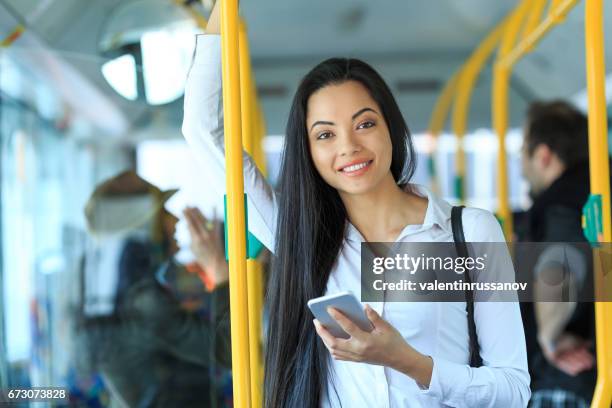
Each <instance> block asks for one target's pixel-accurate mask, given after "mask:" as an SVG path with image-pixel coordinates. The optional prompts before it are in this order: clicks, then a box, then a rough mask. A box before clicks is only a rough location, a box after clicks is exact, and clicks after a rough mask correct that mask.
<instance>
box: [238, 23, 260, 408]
mask: <svg viewBox="0 0 612 408" xmlns="http://www.w3.org/2000/svg"><path fill="white" fill-rule="evenodd" d="M239 30H240V31H239V44H240V101H241V113H242V130H243V141H244V148H245V150H246V151H247V152H248V153H249V154H251V155H252V154H253V151H254V147H255V143H256V134H255V132H256V129H255V125H256V116H255V115H256V114H257V112H256V103H255V92H254V84H253V76H252V71H251V60H250V52H249V43H248V37H247V30H246V24H245V23H244V21H242V20H241V21H240V28H239ZM261 278H262V276H261V268H260V265H259V264H258V262H257V261H255V260H253V259H249V260H247V292H248V296H247V297H248V310H249V312H248V316H249V319H248V320H249V357H250V364H249V367H250V381H251V384H250V387H251V406H252V407H255V408H259V407H261V405H262V403H263V396H262V394H261V389H262V385H263V382H262V378H261V370H260V367H261V364H262V358H261V348H260V346H259V344H260V338H261V319H262V307H261V303H262V302H261V300H260V299H261V297H262V296H263V295H262V293H261V289H262V285H261V282H258V281H261Z"/></svg>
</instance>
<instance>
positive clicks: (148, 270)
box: [83, 241, 231, 408]
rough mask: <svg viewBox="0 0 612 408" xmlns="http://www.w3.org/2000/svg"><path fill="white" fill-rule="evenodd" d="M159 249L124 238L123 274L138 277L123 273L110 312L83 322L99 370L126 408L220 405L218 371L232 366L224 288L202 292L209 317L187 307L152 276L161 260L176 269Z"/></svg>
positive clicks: (226, 300)
mask: <svg viewBox="0 0 612 408" xmlns="http://www.w3.org/2000/svg"><path fill="white" fill-rule="evenodd" d="M158 253H159V252H156V250H155V248H153V247H152V246H151V245H150V244H147V243H143V242H138V241H128V242H127V243H126V245H125V247H124V250H123V254H122V256H121V260H120V262H119V265H120V266H119V269H120V276H121V277H126V276H129V277H131V278H133V279H135V281H133V280H132V279H121V278H120V282H119V285H118V293H117V305H116V309H115V313H114V315H113V316H109V317H106V318H96V319H87V320H86V323H85V325H84V327H83V328H84V329H85V330H86V331H87V333H88V336H87V337H88V338H89V347H90V348H91V352H92V353H93V354H95V356H96V357H95V360H96V362H95V364H96V366H97V369H98V370H99V371H100V372H101V373H102V375H103V378H104V380H105V383H106V385H107V387H108V388H109V389H110V391H111V393H112V395H113V396H114V397H115V399H117V400H121V401H123V402H124V403H125V405H127V406H128V407H137V408H141V407H142V408H144V407H202V406H207V407H214V406H218V407H221V406H224V405H223V401H222V400H223V391H222V390H221V389H219V384H216V381H217V380H218V378H219V376H218V375H217V373H216V372H218V371H219V370H220V369H221V370H223V369H224V368H225V369H226V371H228V369H229V368H230V366H231V355H230V337H229V336H230V328H229V291H228V287H227V285H225V286H223V287H220V288H218V289H216V290H215V291H214V292H212V293H211V294H208V295H206V297H207V299H206V303H207V305H208V306H209V308H210V310H208V312H209V313H208V315H207V314H206V313H195V312H189V311H186V310H184V309H183V308H182V307H181V305H180V303H179V301H178V300H177V299H176V298H175V296H174V295H173V293H172V292H170V291H169V290H168V289H167V288H165V287H164V286H163V285H161V284H160V282H159V281H158V280H157V279H156V277H155V276H156V271H157V270H159V268H160V267H164V264H166V265H167V266H168V267H180V266H178V265H175V264H173V263H172V261H171V260H165V261H163V259H162V257H159V256H156V254H158ZM162 261H163V262H162ZM160 262H161V263H160Z"/></svg>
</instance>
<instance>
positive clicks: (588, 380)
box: [517, 101, 596, 408]
mask: <svg viewBox="0 0 612 408" xmlns="http://www.w3.org/2000/svg"><path fill="white" fill-rule="evenodd" d="M522 170H523V175H524V177H525V178H526V179H527V181H528V183H529V187H530V196H531V198H532V200H533V205H532V206H531V208H530V209H529V210H528V212H527V213H526V214H525V216H524V218H523V220H522V224H520V225H518V226H517V234H518V238H519V240H520V241H527V242H547V243H551V242H555V243H559V245H556V244H553V245H550V247H548V249H545V250H544V251H543V252H542V253H540V254H539V255H538V259H537V262H535V263H534V266H535V267H534V268H533V270H532V271H533V274H534V282H535V284H534V287H535V291H534V294H535V295H536V297H537V296H539V293H540V292H539V289H538V285H540V286H542V283H543V282H546V281H548V282H551V281H557V282H558V281H559V280H558V279H557V278H558V277H559V276H563V279H566V278H567V279H566V280H567V281H570V282H571V283H572V285H571V287H572V288H574V289H575V290H574V292H570V291H566V292H565V294H566V295H567V297H566V298H564V299H563V300H564V301H563V302H535V303H525V304H523V305H522V311H523V320H524V324H525V334H526V338H527V351H528V355H529V368H530V374H531V379H532V383H531V386H532V399H531V401H530V407H536V408H537V407H564V408H569V407H585V408H586V407H587V406H588V405H589V403H590V400H591V398H592V396H593V392H594V389H595V382H596V369H595V355H594V346H595V344H594V340H595V323H594V307H593V304H592V303H587V302H579V301H576V300H577V299H578V298H579V297H580V295H579V293H578V292H580V290H581V289H580V288H583V289H584V288H588V287H589V285H592V273H590V269H591V264H592V262H591V259H590V257H589V254H588V253H585V252H584V251H582V252H581V251H580V250H578V249H576V246H575V245H571V243H576V242H582V243H584V242H585V238H584V234H583V231H582V225H581V216H582V207H583V206H584V204H585V203H586V201H587V198H588V196H589V191H590V190H589V187H590V184H589V163H588V121H587V118H586V117H585V115H583V114H582V113H581V112H579V111H577V110H576V109H575V108H574V107H572V106H571V105H569V104H567V103H565V102H561V101H554V102H548V103H534V104H532V105H531V107H530V108H529V110H528V112H527V119H526V123H525V127H524V142H523V149H522ZM534 246H535V245H534ZM585 246H586V245H582V246H581V247H582V248H584V247H585ZM560 273H562V274H563V275H561V274H560ZM538 282H539V283H538ZM576 288H577V289H576Z"/></svg>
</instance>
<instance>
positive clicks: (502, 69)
mask: <svg viewBox="0 0 612 408" xmlns="http://www.w3.org/2000/svg"><path fill="white" fill-rule="evenodd" d="M528 11H529V0H523V1H522V2H521V4H520V5H519V6H518V7H517V8H516V9H515V11H514V12H513V13H512V14H511V16H510V19H509V20H508V23H507V25H506V27H505V29H504V34H503V37H502V39H501V44H500V47H499V52H498V55H497V59H496V61H495V65H494V66H493V97H492V101H493V108H492V114H493V129H494V130H495V133H497V140H498V148H497V180H498V181H497V196H498V209H497V213H498V216H499V218H500V221H501V224H502V228H503V230H504V235H505V237H506V239H507V240H510V239H511V237H512V212H511V211H510V204H509V194H508V167H507V162H506V148H505V147H506V131H507V129H508V89H509V87H510V67H508V66H506V65H503V64H500V63H499V61H501V60H502V59H503V58H504V57H505V56H506V55H508V53H510V52H511V51H512V47H513V45H514V42H515V40H516V37H517V36H518V33H519V30H520V28H521V25H522V24H523V21H524V20H525V17H526V15H527V12H528Z"/></svg>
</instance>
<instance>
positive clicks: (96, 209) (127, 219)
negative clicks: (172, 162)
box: [85, 170, 178, 236]
mask: <svg viewBox="0 0 612 408" xmlns="http://www.w3.org/2000/svg"><path fill="white" fill-rule="evenodd" d="M177 191H178V190H176V189H172V190H167V191H162V190H160V189H159V188H157V187H155V186H154V185H153V184H151V183H149V182H147V181H146V180H144V179H143V178H141V177H140V176H138V175H137V174H136V172H134V171H133V170H128V171H125V172H123V173H120V174H118V175H116V176H115V177H112V178H110V179H108V180H106V181H104V182H102V183H101V184H99V185H98V187H96V189H95V190H94V192H93V193H92V195H91V197H90V198H89V200H88V201H87V205H86V206H85V217H86V219H87V228H88V229H89V232H90V233H91V234H93V235H97V236H102V235H116V234H121V233H124V232H128V231H133V230H137V229H140V228H142V227H144V226H145V225H147V224H151V223H152V222H155V221H156V220H157V218H156V216H157V215H158V213H159V211H160V210H161V209H162V208H163V207H164V204H165V203H166V201H168V199H169V198H170V197H172V195H174V193H176V192H177Z"/></svg>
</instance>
